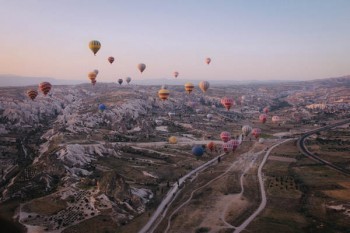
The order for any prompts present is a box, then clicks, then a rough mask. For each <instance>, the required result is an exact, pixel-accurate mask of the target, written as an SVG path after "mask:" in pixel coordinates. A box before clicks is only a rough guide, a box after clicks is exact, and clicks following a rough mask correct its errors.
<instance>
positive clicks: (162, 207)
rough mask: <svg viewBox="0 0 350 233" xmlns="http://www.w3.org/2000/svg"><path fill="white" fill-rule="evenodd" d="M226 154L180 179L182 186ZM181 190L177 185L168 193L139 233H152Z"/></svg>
mask: <svg viewBox="0 0 350 233" xmlns="http://www.w3.org/2000/svg"><path fill="white" fill-rule="evenodd" d="M223 155H224V154H221V155H219V156H216V157H215V158H213V159H212V160H209V161H208V162H206V163H204V164H202V165H201V166H199V167H197V168H196V169H194V170H192V171H191V172H189V173H187V174H186V175H184V176H183V177H181V178H180V179H179V183H180V184H182V183H183V182H184V181H185V180H186V179H188V178H190V177H191V176H193V175H195V174H196V173H197V172H201V171H203V170H205V169H206V168H208V167H209V166H211V165H213V164H215V163H216V162H217V161H218V158H219V157H222V156H223ZM178 190H179V187H178V186H177V184H176V183H175V184H174V186H173V187H172V188H171V189H170V190H169V191H168V193H167V194H166V195H165V197H164V199H163V200H162V202H161V203H160V204H159V206H158V208H157V210H156V211H155V212H154V213H153V215H152V216H151V218H150V219H149V220H148V222H147V224H146V225H144V226H143V228H142V229H141V230H140V231H139V233H146V232H150V230H151V227H152V226H153V224H154V223H155V222H156V221H157V219H158V217H159V215H161V214H162V213H163V211H164V210H165V209H166V208H167V207H168V204H169V203H170V202H172V201H173V199H174V198H175V196H176V195H175V194H176V193H177V191H178Z"/></svg>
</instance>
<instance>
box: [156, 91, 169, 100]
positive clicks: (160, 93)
mask: <svg viewBox="0 0 350 233" xmlns="http://www.w3.org/2000/svg"><path fill="white" fill-rule="evenodd" d="M169 94H170V92H169V91H168V90H167V89H160V90H159V91H158V96H159V98H160V99H161V100H163V101H164V100H167V99H168V97H169Z"/></svg>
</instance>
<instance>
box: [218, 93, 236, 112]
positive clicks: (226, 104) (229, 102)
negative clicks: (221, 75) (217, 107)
mask: <svg viewBox="0 0 350 233" xmlns="http://www.w3.org/2000/svg"><path fill="white" fill-rule="evenodd" d="M221 104H222V105H224V107H225V108H226V109H227V111H229V110H230V108H231V106H232V105H233V104H234V101H233V99H232V98H229V97H226V96H225V97H224V98H222V99H221Z"/></svg>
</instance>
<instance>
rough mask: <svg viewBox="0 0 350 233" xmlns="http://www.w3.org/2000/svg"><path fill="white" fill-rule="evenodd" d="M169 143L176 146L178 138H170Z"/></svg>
mask: <svg viewBox="0 0 350 233" xmlns="http://www.w3.org/2000/svg"><path fill="white" fill-rule="evenodd" d="M169 143H170V144H176V143H177V138H176V137H175V136H171V137H170V138H169Z"/></svg>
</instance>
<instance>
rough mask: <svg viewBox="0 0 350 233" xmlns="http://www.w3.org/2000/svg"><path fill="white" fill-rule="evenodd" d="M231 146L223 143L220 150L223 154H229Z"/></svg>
mask: <svg viewBox="0 0 350 233" xmlns="http://www.w3.org/2000/svg"><path fill="white" fill-rule="evenodd" d="M232 146H233V145H232V143H229V142H225V143H224V144H222V149H223V150H224V152H225V153H230V152H231V151H232Z"/></svg>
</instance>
